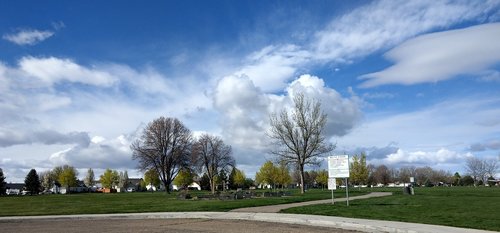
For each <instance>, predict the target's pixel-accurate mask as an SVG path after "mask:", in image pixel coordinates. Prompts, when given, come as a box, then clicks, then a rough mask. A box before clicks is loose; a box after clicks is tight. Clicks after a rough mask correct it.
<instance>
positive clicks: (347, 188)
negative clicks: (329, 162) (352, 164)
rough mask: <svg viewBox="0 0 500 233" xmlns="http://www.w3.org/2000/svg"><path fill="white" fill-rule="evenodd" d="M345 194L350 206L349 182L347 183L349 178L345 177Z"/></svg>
mask: <svg viewBox="0 0 500 233" xmlns="http://www.w3.org/2000/svg"><path fill="white" fill-rule="evenodd" d="M345 195H346V197H347V206H349V183H347V178H345Z"/></svg>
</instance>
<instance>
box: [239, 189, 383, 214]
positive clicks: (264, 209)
mask: <svg viewBox="0 0 500 233" xmlns="http://www.w3.org/2000/svg"><path fill="white" fill-rule="evenodd" d="M390 195H392V193H390V192H373V193H369V194H366V195H361V196H354V197H349V200H357V199H366V198H372V197H384V196H390ZM334 200H335V202H339V203H337V205H345V201H346V198H334ZM342 202H344V203H342ZM326 203H330V204H331V203H332V199H327V200H318V201H306V202H298V203H290V204H282V205H269V206H258V207H248V208H240V209H234V210H231V212H244V213H279V212H280V210H283V209H288V208H292V207H297V206H306V205H317V204H326Z"/></svg>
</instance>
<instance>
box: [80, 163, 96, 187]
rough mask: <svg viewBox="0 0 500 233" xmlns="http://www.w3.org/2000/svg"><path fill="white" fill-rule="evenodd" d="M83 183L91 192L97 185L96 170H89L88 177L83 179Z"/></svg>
mask: <svg viewBox="0 0 500 233" xmlns="http://www.w3.org/2000/svg"><path fill="white" fill-rule="evenodd" d="M83 183H85V185H86V186H87V187H88V188H89V192H90V188H92V186H94V184H95V175H94V170H92V168H89V170H87V175H86V176H85V178H84V179H83Z"/></svg>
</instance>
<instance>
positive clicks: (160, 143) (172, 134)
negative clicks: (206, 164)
mask: <svg viewBox="0 0 500 233" xmlns="http://www.w3.org/2000/svg"><path fill="white" fill-rule="evenodd" d="M191 146H192V136H191V131H190V130H189V129H188V128H187V127H186V126H184V124H182V122H180V121H179V120H177V119H176V118H165V117H160V118H158V119H155V120H153V122H151V123H149V124H148V125H147V126H146V128H145V129H144V131H143V133H142V136H141V138H140V139H138V140H136V141H135V142H134V143H132V145H131V149H132V151H133V155H132V158H133V159H134V160H138V161H139V165H138V167H139V169H141V170H142V171H147V170H150V169H154V170H156V172H157V173H158V175H159V178H160V180H161V182H162V183H163V185H164V186H165V191H166V192H167V193H170V185H171V184H172V181H173V180H174V179H175V176H177V173H178V172H179V170H180V169H181V168H186V167H188V166H189V165H190V164H191V162H192V161H191V159H190V155H191Z"/></svg>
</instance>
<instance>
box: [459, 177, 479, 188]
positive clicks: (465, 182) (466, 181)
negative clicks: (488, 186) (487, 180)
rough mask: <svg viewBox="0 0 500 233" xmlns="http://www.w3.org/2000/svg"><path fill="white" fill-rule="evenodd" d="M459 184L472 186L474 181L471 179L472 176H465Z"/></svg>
mask: <svg viewBox="0 0 500 233" xmlns="http://www.w3.org/2000/svg"><path fill="white" fill-rule="evenodd" d="M460 183H461V185H463V186H471V185H474V183H475V181H474V178H472V176H469V175H467V176H464V177H462V179H461V180H460Z"/></svg>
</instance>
